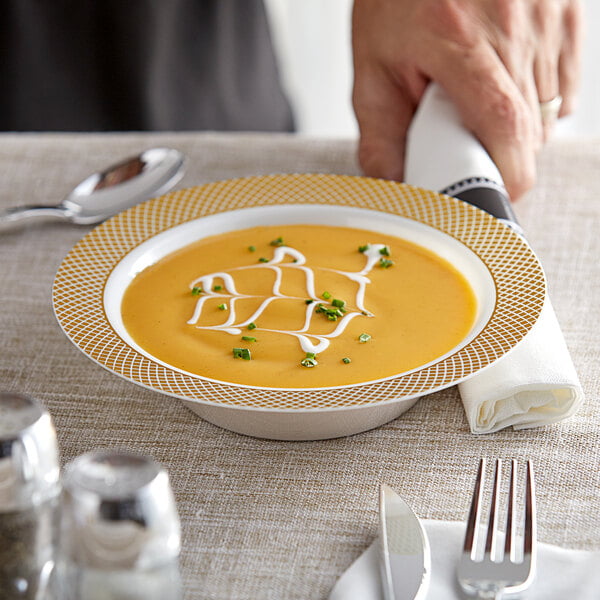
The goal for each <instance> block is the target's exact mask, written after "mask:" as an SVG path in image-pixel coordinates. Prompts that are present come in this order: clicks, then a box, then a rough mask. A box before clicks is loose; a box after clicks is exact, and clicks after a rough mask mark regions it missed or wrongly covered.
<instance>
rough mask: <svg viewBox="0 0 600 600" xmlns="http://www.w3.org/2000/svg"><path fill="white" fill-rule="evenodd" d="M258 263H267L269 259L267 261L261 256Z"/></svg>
mask: <svg viewBox="0 0 600 600" xmlns="http://www.w3.org/2000/svg"><path fill="white" fill-rule="evenodd" d="M258 262H269V259H268V258H265V257H264V256H261V257H260V258H259V259H258Z"/></svg>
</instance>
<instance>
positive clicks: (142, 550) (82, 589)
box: [59, 451, 182, 600]
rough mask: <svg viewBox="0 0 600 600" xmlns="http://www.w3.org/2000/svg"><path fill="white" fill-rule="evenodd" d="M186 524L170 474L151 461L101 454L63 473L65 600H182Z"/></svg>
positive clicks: (77, 461)
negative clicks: (182, 521) (183, 528)
mask: <svg viewBox="0 0 600 600" xmlns="http://www.w3.org/2000/svg"><path fill="white" fill-rule="evenodd" d="M179 551H180V525H179V517H178V514H177V509H176V506H175V499H174V497H173V493H172V490H171V487H170V484H169V478H168V475H167V472H166V471H165V470H164V469H163V468H162V467H161V466H160V465H159V464H157V463H156V462H155V461H154V460H153V459H152V458H150V457H147V456H140V455H137V454H134V453H130V452H125V451H119V452H112V451H97V452H91V453H88V454H84V455H82V456H80V457H78V458H76V459H75V460H74V461H73V462H71V463H70V464H69V465H67V467H66V468H65V470H64V473H63V501H62V511H61V541H60V561H59V576H60V581H61V586H62V593H61V598H63V599H64V600H179V599H180V598H181V596H182V591H181V581H180V576H179Z"/></svg>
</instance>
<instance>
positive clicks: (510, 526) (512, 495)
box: [504, 458, 517, 560]
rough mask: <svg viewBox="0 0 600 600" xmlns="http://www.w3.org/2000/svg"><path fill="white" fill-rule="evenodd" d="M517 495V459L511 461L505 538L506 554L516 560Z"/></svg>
mask: <svg viewBox="0 0 600 600" xmlns="http://www.w3.org/2000/svg"><path fill="white" fill-rule="evenodd" d="M516 495H517V461H516V460H515V459H514V458H513V459H512V460H511V461H510V485H509V492H508V506H507V508H506V537H505V538H504V555H505V556H510V558H511V560H514V556H515V528H516V521H515V519H514V518H513V514H514V511H515V506H516Z"/></svg>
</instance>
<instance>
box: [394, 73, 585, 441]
mask: <svg viewBox="0 0 600 600" xmlns="http://www.w3.org/2000/svg"><path fill="white" fill-rule="evenodd" d="M404 176H405V177H404V178H405V181H406V183H409V184H412V185H416V186H419V187H423V188H426V189H432V190H437V191H441V190H443V189H445V188H448V187H450V186H452V185H455V184H457V183H459V182H462V181H466V180H469V179H478V178H484V179H485V180H489V181H491V182H494V183H495V184H497V185H498V186H502V178H501V176H500V173H499V171H498V169H497V167H496V165H495V164H494V163H493V161H492V160H491V158H490V156H489V155H488V153H487V152H486V151H485V149H484V148H483V147H482V146H481V144H480V143H479V142H478V141H477V139H476V138H475V137H474V136H473V135H472V134H471V133H470V132H469V131H467V130H466V129H465V127H464V126H463V125H462V122H461V119H460V116H459V115H458V111H457V110H456V108H455V107H454V105H453V104H452V102H451V101H450V99H449V98H448V96H447V95H446V93H445V92H444V91H443V90H442V89H441V88H440V87H439V86H438V85H437V84H432V85H430V86H429V88H428V89H427V90H426V92H425V95H424V96H423V99H422V101H421V104H420V105H419V108H418V110H417V113H416V115H415V118H414V119H413V122H412V124H411V127H410V130H409V132H408V139H407V158H406V165H405V174H404ZM458 389H459V392H460V395H461V399H462V402H463V405H464V408H465V412H466V416H467V420H468V422H469V426H470V428H471V431H472V432H473V433H491V432H494V431H498V430H500V429H503V428H505V427H509V426H512V427H514V428H515V429H525V428H530V427H539V426H542V425H548V424H550V423H554V422H556V421H560V420H562V419H565V418H567V417H569V416H571V415H573V414H574V413H575V411H576V410H577V408H578V407H579V406H580V404H581V403H582V402H583V398H584V394H583V389H582V387H581V384H580V383H579V379H578V377H577V373H576V371H575V367H574V366H573V361H572V360H571V356H570V355H569V351H568V348H567V345H566V343H565V340H564V337H563V334H562V331H561V330H560V326H559V324H558V321H557V319H556V315H555V313H554V309H553V308H552V304H551V302H550V300H549V298H548V297H547V296H546V300H545V302H544V307H543V309H542V312H541V315H540V317H539V319H538V321H537V322H536V324H535V325H534V326H533V328H532V330H531V331H530V332H529V333H528V334H527V335H526V337H525V339H524V340H522V341H521V342H520V343H519V344H517V346H516V347H515V348H514V349H513V350H511V351H510V352H509V353H508V354H507V355H505V356H503V357H501V358H500V359H499V360H497V361H496V362H495V363H493V364H492V365H490V366H489V367H487V368H486V369H484V370H483V371H481V372H479V373H476V374H475V375H474V376H472V377H470V378H469V379H468V380H467V381H465V382H463V383H461V384H460V385H459V386H458Z"/></svg>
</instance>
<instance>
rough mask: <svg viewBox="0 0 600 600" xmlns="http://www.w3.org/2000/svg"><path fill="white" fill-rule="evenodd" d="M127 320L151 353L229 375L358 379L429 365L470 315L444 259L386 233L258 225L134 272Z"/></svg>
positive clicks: (246, 379)
mask: <svg viewBox="0 0 600 600" xmlns="http://www.w3.org/2000/svg"><path fill="white" fill-rule="evenodd" d="M121 311H122V316H123V322H124V324H125V327H126V328H127V331H128V332H129V334H130V335H131V336H132V338H133V339H134V340H135V341H136V342H137V343H138V344H139V346H140V347H142V348H143V349H144V350H145V351H146V352H148V353H149V354H151V355H152V356H154V357H156V358H157V359H159V360H161V361H163V362H165V363H167V364H169V365H171V366H173V367H175V368H177V369H182V370H184V371H187V372H190V373H194V374H197V375H201V376H203V377H208V378H211V379H216V380H219V381H224V382H229V383H239V384H246V385H253V386H261V387H278V388H281V387H283V388H307V387H328V386H339V385H347V384H355V383H361V382H367V381H373V380H376V379H380V378H384V377H389V376H392V375H397V374H399V373H403V372H405V371H409V370H411V369H414V368H417V367H419V366H422V365H425V364H427V363H429V362H431V361H432V360H435V359H436V358H438V357H440V356H442V355H443V354H445V353H447V352H448V351H450V350H451V349H452V348H454V347H455V346H456V345H457V344H459V343H460V342H461V341H462V340H463V339H464V337H465V336H466V335H467V333H468V332H469V330H470V328H471V327H472V325H473V322H474V319H475V313H476V299H475V295H474V293H473V291H472V289H471V287H470V285H469V284H468V282H467V281H466V279H465V278H464V277H463V276H462V274H461V273H459V272H458V271H457V270H456V269H455V268H454V267H453V266H452V265H451V264H450V263H448V262H447V261H445V260H444V259H442V258H441V257H440V256H438V255H436V254H434V253H433V252H430V251H429V250H427V249H425V248H423V247H421V246H418V245H416V244H413V243H412V242H409V241H406V240H402V239H400V238H396V237H393V236H389V235H384V234H379V233H374V232H371V231H363V230H360V229H351V228H346V227H335V226H329V225H286V226H264V227H253V228H251V229H245V230H239V231H233V232H229V233H224V234H219V235H215V236H212V237H206V238H203V239H201V240H199V241H197V242H195V243H192V244H190V245H188V246H186V247H184V248H182V249H181V250H178V251H176V252H174V253H172V254H170V255H168V256H166V257H164V258H163V259H161V260H159V261H158V262H157V263H155V264H154V265H152V266H150V267H148V268H147V269H145V270H144V271H142V272H141V273H140V274H138V275H137V276H136V277H135V278H134V280H133V281H132V282H131V284H130V285H129V286H128V288H127V290H126V291H125V294H124V297H123V302H122V307H121Z"/></svg>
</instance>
